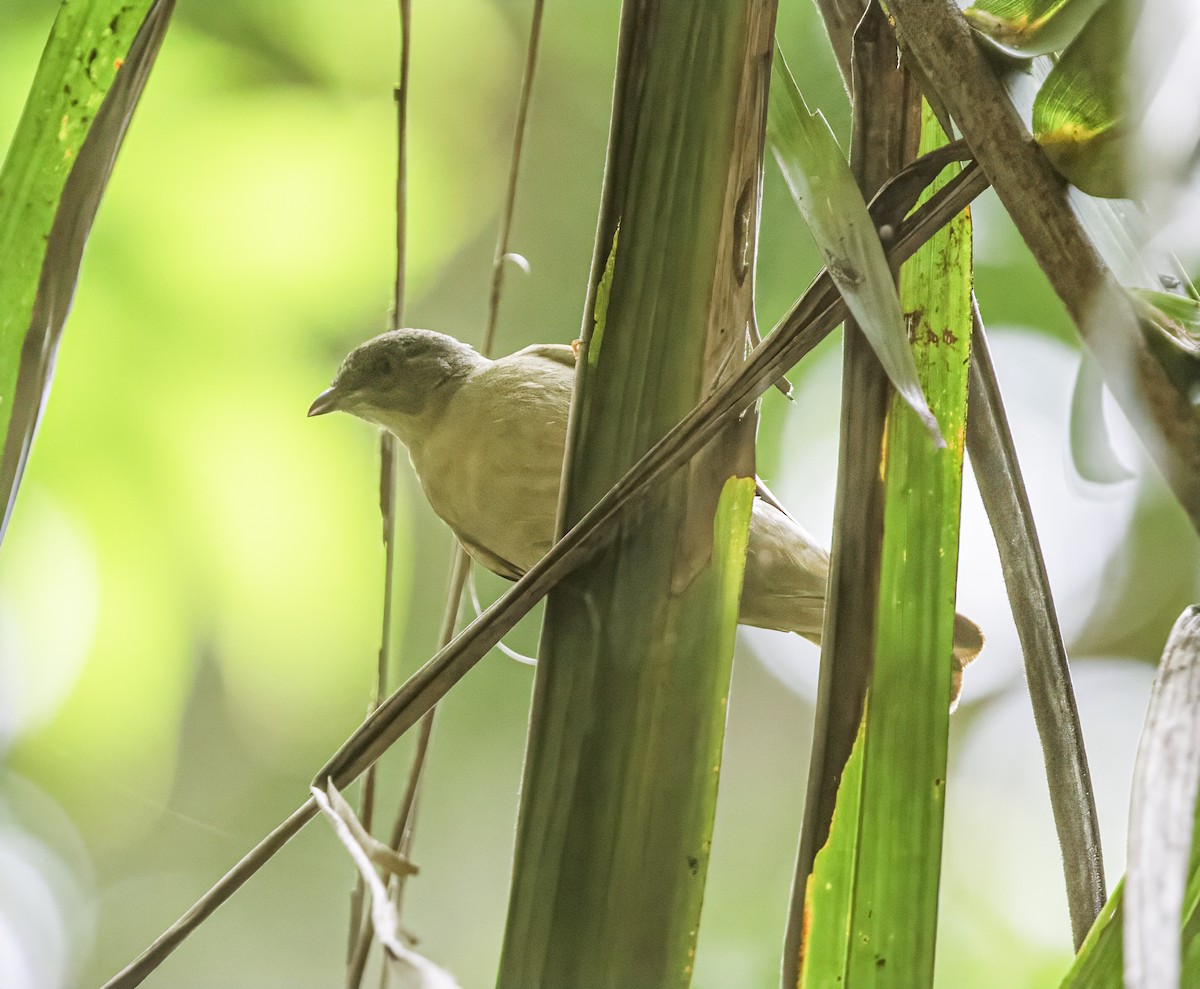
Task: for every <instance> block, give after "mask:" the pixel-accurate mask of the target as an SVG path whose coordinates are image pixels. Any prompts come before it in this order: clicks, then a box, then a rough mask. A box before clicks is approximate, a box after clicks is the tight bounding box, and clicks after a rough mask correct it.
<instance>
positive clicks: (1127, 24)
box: [1033, 0, 1133, 198]
mask: <svg viewBox="0 0 1200 989" xmlns="http://www.w3.org/2000/svg"><path fill="white" fill-rule="evenodd" d="M1131 3H1132V0H1108V2H1107V3H1106V4H1105V5H1104V6H1103V7H1102V8H1101V9H1100V10H1099V11H1098V12H1097V13H1096V14H1095V16H1093V17H1092V19H1091V20H1089V21H1088V23H1087V25H1086V26H1085V27H1084V29H1083V31H1081V32H1080V34H1079V37H1077V38H1076V39H1075V41H1074V42H1072V43H1071V45H1070V46H1069V47H1068V48H1067V50H1066V51H1065V52H1063V55H1062V57H1061V58H1060V59H1059V60H1058V62H1057V64H1056V65H1055V66H1054V68H1053V69H1051V70H1050V74H1049V75H1048V76H1047V77H1046V81H1045V82H1044V83H1043V84H1042V88H1041V89H1040V90H1039V91H1038V95H1037V98H1036V99H1035V100H1034V101H1033V136H1034V138H1035V139H1036V140H1037V142H1038V143H1039V144H1040V145H1041V146H1042V147H1043V148H1044V149H1045V151H1046V154H1047V155H1048V156H1049V158H1050V160H1051V161H1052V162H1053V163H1054V167H1055V168H1057V169H1058V171H1059V172H1061V173H1062V175H1063V176H1064V177H1065V178H1066V179H1068V180H1069V181H1070V182H1073V183H1074V184H1075V185H1076V186H1078V187H1079V188H1080V189H1082V190H1083V191H1084V192H1086V193H1088V194H1089V195H1093V196H1100V197H1104V198H1121V197H1123V196H1126V195H1128V183H1127V162H1128V156H1129V142H1130V127H1129V122H1128V117H1127V108H1126V100H1125V91H1124V87H1125V63H1126V60H1127V56H1128V52H1129V39H1130V29H1131V25H1132V20H1133V18H1132V10H1131Z"/></svg>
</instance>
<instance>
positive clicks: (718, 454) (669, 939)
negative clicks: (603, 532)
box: [498, 0, 775, 989]
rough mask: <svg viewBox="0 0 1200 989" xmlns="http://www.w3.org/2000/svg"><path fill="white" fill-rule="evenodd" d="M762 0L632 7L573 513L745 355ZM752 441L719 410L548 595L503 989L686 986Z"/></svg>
mask: <svg viewBox="0 0 1200 989" xmlns="http://www.w3.org/2000/svg"><path fill="white" fill-rule="evenodd" d="M774 13H775V9H774V3H772V2H765V0H756V2H753V3H741V2H737V0H722V2H719V3H718V2H714V3H706V4H692V5H685V4H671V3H656V2H640V3H639V2H634V0H628V2H626V4H625V7H624V11H623V15H622V23H621V38H620V47H619V57H618V67H617V83H616V92H615V95H614V107H613V120H612V130H611V135H610V142H609V156H608V164H607V171H606V176H605V191H604V200H603V204H602V207H601V216H600V224H599V230H598V233H597V244H596V254H595V258H594V262H593V269H592V279H591V286H590V292H589V302H588V306H587V314H586V318H585V325H584V331H583V336H584V341H585V345H584V351H583V356H582V357H581V359H580V369H581V370H580V381H579V385H578V388H577V392H576V400H575V406H574V416H573V421H572V426H571V452H570V454H569V456H568V465H567V470H566V483H565V484H564V501H563V505H562V510H561V513H562V515H563V521H564V522H565V524H566V525H568V526H569V525H570V524H573V523H574V522H575V521H577V520H578V519H579V518H580V517H582V516H583V514H584V513H585V512H586V511H587V510H588V509H589V508H590V507H591V506H592V505H594V504H595V503H596V502H597V501H598V500H599V499H600V497H601V496H602V495H603V494H604V493H605V491H607V490H608V488H609V487H610V486H611V485H612V484H613V482H614V481H616V480H617V479H618V478H619V477H620V476H621V474H622V473H623V472H624V471H625V470H626V469H627V468H628V467H629V466H630V465H632V464H633V463H634V462H635V461H636V460H637V459H638V457H639V456H641V454H642V453H644V452H645V451H646V450H647V449H649V447H650V446H651V445H652V444H653V443H654V442H655V441H656V440H658V439H659V438H660V437H661V436H662V435H664V434H665V433H666V431H667V430H668V429H669V428H670V427H671V426H672V425H674V423H675V422H677V421H678V420H679V419H680V418H682V417H683V416H684V415H685V414H686V413H687V411H688V410H689V409H690V408H691V407H692V406H693V405H694V404H696V402H697V401H698V400H699V399H701V398H702V397H703V396H704V395H705V394H706V393H707V391H708V390H709V389H710V388H711V387H712V384H713V383H714V381H715V380H716V378H717V376H718V374H719V373H720V372H721V371H722V370H723V369H725V368H727V367H729V366H730V365H731V364H735V363H737V362H740V361H741V360H742V359H743V356H744V352H745V342H746V336H747V331H748V328H749V326H750V325H751V322H752V319H753V309H752V302H753V294H752V293H753V263H754V248H755V241H756V235H757V227H758V202H759V188H760V181H761V155H762V125H763V119H764V109H765V99H766V89H767V79H768V75H767V72H768V70H769V67H770V52H771V36H772V31H773V25H774ZM753 436H754V417H753V416H752V415H746V416H744V417H743V418H742V419H741V420H739V421H738V422H736V423H734V424H733V425H731V426H730V427H729V428H728V429H726V430H725V431H724V432H723V433H722V434H721V435H720V436H718V437H717V439H716V440H715V441H714V443H713V444H712V445H710V446H709V447H707V448H706V449H705V450H704V451H702V452H701V453H700V454H699V455H698V456H697V457H696V459H695V460H694V461H693V462H692V463H691V464H690V465H689V466H688V467H687V468H686V469H685V470H683V471H681V472H680V474H679V475H677V476H676V477H675V478H673V479H672V480H671V481H669V482H667V483H666V484H664V485H663V486H662V488H661V490H659V491H658V492H656V493H654V494H653V495H651V496H650V497H649V498H648V499H647V500H646V502H645V503H644V504H643V506H642V507H641V508H640V509H639V511H637V512H635V513H631V515H630V517H629V518H628V519H626V520H625V521H623V522H622V523H621V524H620V526H619V531H618V535H617V536H616V538H615V540H614V541H613V543H612V544H611V545H610V546H609V547H608V548H607V549H606V550H605V551H604V552H603V553H602V554H601V555H600V556H599V557H598V558H597V559H596V560H595V561H594V562H592V563H590V564H588V565H586V566H585V567H584V568H583V569H581V570H580V571H578V572H577V573H576V574H574V575H572V576H571V577H570V578H568V579H567V580H565V581H564V582H563V583H562V584H560V585H559V587H557V588H556V589H555V590H554V591H553V592H552V593H551V595H550V597H549V599H548V603H547V610H546V625H545V629H544V632H543V638H542V645H541V649H540V651H539V665H538V673H537V679H536V681H535V688H534V705H533V715H532V721H531V726H530V737H529V748H528V754H527V758H526V767H525V778H524V784H523V787H522V795H521V812H520V818H519V824H518V835H517V850H516V863H515V869H514V879H513V891H512V899H511V903H510V908H509V917H508V927H507V931H506V934H505V943H504V951H503V955H502V958H501V965H500V977H499V983H498V984H499V985H500V986H502V987H520V989H532V987H539V986H553V987H560V986H573V985H586V986H589V987H593V986H594V987H606V986H611V987H618V986H619V987H625V986H668V985H670V986H683V985H687V983H688V982H689V981H690V977H691V971H692V961H693V958H694V952H695V944H696V934H697V928H698V924H699V915H700V904H701V900H702V896H703V891H704V880H705V873H706V868H707V863H708V852H709V840H710V835H711V828H712V819H713V810H714V805H715V798H716V785H717V776H718V768H719V765H720V753H721V743H722V737H723V732H724V721H725V702H726V696H727V691H728V680H729V664H730V659H731V656H732V649H733V635H734V628H735V625H736V621H737V607H738V598H739V594H740V581H741V571H742V566H743V561H744V554H745V539H746V534H747V526H748V520H749V510H750V505H751V500H752V498H753V493H754V469H753Z"/></svg>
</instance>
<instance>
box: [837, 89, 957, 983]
mask: <svg viewBox="0 0 1200 989" xmlns="http://www.w3.org/2000/svg"><path fill="white" fill-rule="evenodd" d="M944 140H945V139H944V136H943V135H942V131H941V127H940V126H939V125H938V123H937V121H936V119H935V118H934V116H933V114H932V113H931V112H930V111H929V109H928V107H926V109H925V115H924V123H923V127H922V140H921V151H922V152H925V151H928V150H930V149H931V148H932V147H935V146H938V145H940V144H942V143H944ZM935 188H936V186H935ZM932 191H933V190H931V192H932ZM971 271H972V255H971V218H970V215H969V214H967V213H962V214H960V215H959V216H958V217H957V218H956V219H955V220H953V221H952V222H951V223H950V224H949V225H948V226H947V227H945V228H944V229H943V230H941V231H940V232H939V233H938V234H937V236H935V237H934V238H932V239H931V240H930V241H929V243H928V244H926V245H925V247H923V248H922V249H921V250H920V251H918V252H917V254H916V255H914V256H913V258H912V259H911V260H910V261H909V262H908V263H907V264H906V265H905V266H904V267H903V268H902V269H901V273H900V299H901V302H902V304H903V306H904V310H905V313H906V314H907V318H908V320H909V326H910V333H911V337H912V352H913V355H914V357H915V359H916V364H917V367H918V369H919V371H920V375H921V384H922V385H923V387H924V388H925V391H926V393H927V394H928V395H929V397H930V401H931V403H932V405H933V408H934V410H935V412H936V414H937V416H938V420H939V422H940V424H941V429H942V434H943V435H944V436H945V437H946V446H945V447H944V448H942V449H937V450H935V449H932V448H930V446H929V444H928V443H927V442H925V437H924V435H923V432H922V428H921V425H920V424H919V423H918V421H917V420H916V418H915V417H914V416H912V415H911V414H910V413H909V410H908V409H907V408H905V407H904V406H902V405H901V404H900V403H898V402H893V406H892V411H891V413H890V415H889V417H888V428H887V446H886V448H885V454H884V471H885V473H884V485H885V490H886V503H885V506H884V543H883V558H882V566H881V576H880V588H879V613H878V615H879V617H878V621H877V624H876V628H877V639H876V651H875V669H874V673H873V675H872V681H871V690H870V701H869V704H868V717H867V728H866V736H865V745H864V750H863V781H864V782H863V801H862V821H861V826H860V827H861V836H862V837H861V847H860V852H859V858H860V861H859V868H858V878H857V885H856V890H855V894H856V895H855V902H854V912H853V916H852V919H851V931H852V937H851V942H850V951H851V955H850V967H849V973H850V976H851V980H850V982H851V984H854V985H863V986H879V987H897V989H899V987H905V989H908V987H916V986H923V985H924V986H927V985H930V984H931V983H932V978H933V957H934V941H935V935H936V931H937V894H938V883H939V878H940V868H939V866H940V861H941V847H942V818H943V813H944V811H945V783H946V753H947V737H948V732H949V700H950V694H951V688H950V684H951V674H952V669H951V666H952V664H951V652H952V644H953V640H954V622H955V617H954V616H955V607H954V605H955V591H956V586H957V577H958V529H959V507H960V499H961V493H962V458H963V447H964V442H965V427H966V412H967V371H968V365H969V357H970V342H971V282H972V275H971Z"/></svg>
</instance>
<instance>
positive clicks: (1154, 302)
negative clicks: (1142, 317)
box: [1132, 288, 1200, 337]
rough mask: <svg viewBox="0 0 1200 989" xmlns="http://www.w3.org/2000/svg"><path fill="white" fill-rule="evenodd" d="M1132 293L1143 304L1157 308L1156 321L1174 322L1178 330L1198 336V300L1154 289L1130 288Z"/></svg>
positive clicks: (1199, 333)
mask: <svg viewBox="0 0 1200 989" xmlns="http://www.w3.org/2000/svg"><path fill="white" fill-rule="evenodd" d="M1132 292H1133V295H1134V297H1135V298H1137V299H1138V300H1139V301H1140V302H1142V303H1143V304H1144V305H1145V306H1149V307H1151V308H1152V309H1154V310H1157V314H1156V315H1157V316H1158V317H1161V318H1159V319H1156V321H1157V322H1172V323H1175V324H1176V325H1177V327H1178V329H1179V330H1181V331H1183V332H1185V333H1188V334H1191V335H1192V336H1197V337H1200V300H1197V299H1193V298H1192V297H1191V296H1188V295H1176V294H1175V293H1174V292H1158V291H1155V290H1154V289H1140V288H1135V289H1132Z"/></svg>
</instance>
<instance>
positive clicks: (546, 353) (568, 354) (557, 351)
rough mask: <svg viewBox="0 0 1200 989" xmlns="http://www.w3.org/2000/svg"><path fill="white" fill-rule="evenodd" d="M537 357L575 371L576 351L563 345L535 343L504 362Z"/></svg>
mask: <svg viewBox="0 0 1200 989" xmlns="http://www.w3.org/2000/svg"><path fill="white" fill-rule="evenodd" d="M529 357H537V358H541V359H542V360H547V361H553V362H554V363H555V364H561V365H562V366H563V367H569V368H570V369H571V370H572V371H574V370H575V350H574V348H572V347H568V346H567V345H566V344H563V343H535V344H533V345H532V346H530V347H526V348H525V349H524V350H518V351H517V352H516V353H515V354H513V355H511V357H506V358H503V359H504V360H512V359H513V358H529Z"/></svg>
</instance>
